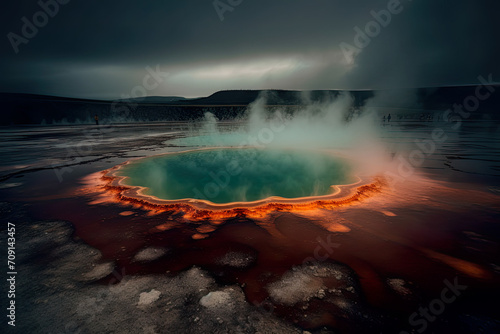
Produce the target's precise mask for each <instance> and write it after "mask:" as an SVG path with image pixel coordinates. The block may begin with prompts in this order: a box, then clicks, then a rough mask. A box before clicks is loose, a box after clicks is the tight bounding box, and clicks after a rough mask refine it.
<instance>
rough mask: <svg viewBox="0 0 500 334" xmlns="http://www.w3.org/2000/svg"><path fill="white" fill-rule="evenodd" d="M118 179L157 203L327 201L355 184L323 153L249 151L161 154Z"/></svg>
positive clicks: (340, 164)
mask: <svg viewBox="0 0 500 334" xmlns="http://www.w3.org/2000/svg"><path fill="white" fill-rule="evenodd" d="M119 175H120V176H127V177H128V178H127V179H126V181H125V183H126V184H127V185H131V186H141V187H147V188H148V189H147V191H145V194H147V195H152V196H155V197H157V198H160V199H166V200H176V199H187V198H194V199H202V200H208V201H210V202H213V203H230V202H247V201H250V202H251V201H257V200H262V199H265V198H268V197H271V196H279V197H283V198H297V197H308V196H320V195H328V194H331V193H332V192H333V191H334V190H333V188H332V186H333V185H341V184H349V183H352V182H354V181H355V178H354V177H353V175H351V174H350V173H349V167H348V163H347V162H346V161H344V160H342V159H341V158H339V157H334V156H332V155H331V154H328V153H324V152H314V151H297V150H276V149H274V150H264V149H254V148H246V149H215V150H199V151H191V152H186V153H181V154H167V155H163V156H158V157H152V158H148V159H143V160H137V161H134V162H133V163H131V164H129V165H127V166H124V167H123V168H122V169H121V170H120V172H119Z"/></svg>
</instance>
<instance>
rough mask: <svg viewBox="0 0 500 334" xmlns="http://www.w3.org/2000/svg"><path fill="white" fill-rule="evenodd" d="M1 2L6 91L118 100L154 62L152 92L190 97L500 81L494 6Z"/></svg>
mask: <svg viewBox="0 0 500 334" xmlns="http://www.w3.org/2000/svg"><path fill="white" fill-rule="evenodd" d="M4 7H5V8H4V10H3V11H2V19H1V20H0V28H1V31H2V33H3V38H2V43H1V45H0V48H1V49H0V52H1V54H2V58H1V61H0V69H1V71H2V76H1V78H0V91H3V92H22V93H38V94H50V95H59V96H72V97H88V98H106V99H108V98H109V99H114V98H118V97H121V96H122V95H127V94H128V95H130V94H131V93H132V92H133V89H134V87H137V86H138V85H139V86H140V85H143V82H144V79H145V77H146V76H147V75H148V71H147V70H146V67H150V68H160V69H161V72H162V73H163V72H165V73H166V72H168V75H164V77H163V78H164V80H162V81H161V83H160V84H159V85H157V86H156V87H155V88H154V89H153V88H151V89H148V90H147V94H148V95H164V96H168V95H173V96H186V97H195V96H204V95H209V94H211V93H213V92H215V91H217V90H221V89H302V90H311V89H373V88H393V87H402V86H404V87H421V86H436V85H462V84H474V83H475V82H477V77H478V76H479V75H483V76H486V75H488V74H492V76H493V79H494V80H495V81H499V79H498V78H499V77H500V66H499V65H498V59H499V58H500V46H499V44H498V40H500V38H499V37H500V36H499V35H500V28H499V25H498V23H497V16H498V13H499V12H500V11H499V10H500V4H499V3H498V2H497V1H493V0H491V1H488V0H482V1H472V0H471V1H454V2H452V3H450V2H449V1H423V0H422V1H416V0H414V1H410V0H401V1H396V0H384V1H378V0H377V1H373V0H363V1H334V0H330V1H328V0H317V1H305V0H291V1H290V0H274V1H260V0H259V1H257V0H253V1H250V0H242V1H241V0H231V1H229V0H220V1H213V0H186V1H161V2H160V1H152V0H150V1H142V2H139V1H131V0H121V1H115V0H111V1H106V2H99V1H77V0H58V1H57V0H40V1H34V0H23V1H10V2H8V3H5V4H4ZM40 12H42V14H40ZM44 13H45V14H44ZM387 13H389V16H387ZM26 22H28V23H26ZM29 25H32V27H31V28H33V27H34V29H31V30H30V27H29ZM377 27H378V28H377ZM33 30H35V31H33ZM342 45H343V46H344V48H343V47H342ZM346 45H349V46H350V47H352V48H348V50H349V51H351V53H350V54H349V52H346V48H345V46H346Z"/></svg>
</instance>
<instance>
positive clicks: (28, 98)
mask: <svg viewBox="0 0 500 334" xmlns="http://www.w3.org/2000/svg"><path fill="white" fill-rule="evenodd" d="M493 89H494V93H492V94H491V96H490V97H488V98H487V99H484V100H482V101H480V103H479V107H478V110H477V112H476V113H475V114H474V115H473V116H472V117H480V116H479V114H480V113H486V114H488V116H487V117H490V118H491V119H500V85H498V84H496V85H493ZM476 90H477V86H452V87H429V88H418V89H395V90H384V91H381V90H379V91H376V90H350V91H347V90H346V91H343V90H313V91H294V90H224V91H218V92H215V93H213V94H212V95H210V96H207V97H201V98H195V99H187V98H184V97H179V96H150V97H145V98H134V99H130V100H115V101H110V100H98V99H82V98H70V97H57V96H47V95H37V94H22V93H0V103H1V110H2V114H1V115H2V117H1V118H0V125H15V124H93V123H94V115H98V117H99V118H100V119H101V120H107V121H108V122H115V123H118V122H150V121H176V120H178V121H187V120H194V119H198V118H200V117H203V114H204V113H205V112H206V111H210V112H212V113H214V114H215V116H216V117H217V118H219V119H232V118H235V117H238V116H241V115H242V113H244V112H245V109H246V107H247V106H248V105H249V104H250V103H252V102H254V101H255V100H256V99H257V98H258V97H259V96H264V97H265V98H266V100H265V101H266V104H267V105H268V106H271V107H272V106H292V107H293V106H298V107H300V106H301V105H304V104H308V103H320V102H328V101H332V100H333V99H334V98H335V97H337V96H338V95H339V94H340V93H341V92H348V93H349V94H351V96H352V97H353V105H354V107H355V108H357V107H361V106H363V105H364V104H365V103H366V101H367V100H368V99H370V98H372V97H374V96H376V95H377V94H379V93H384V94H385V95H387V96H413V97H414V98H413V99H411V101H410V102H409V103H408V104H406V105H405V104H404V103H403V104H401V101H399V102H398V101H396V100H397V99H392V98H385V99H382V100H378V101H379V102H378V105H373V103H372V106H374V107H378V108H415V109H419V110H422V111H425V110H429V111H433V110H443V111H444V110H447V109H449V108H453V105H455V104H462V103H464V101H465V99H467V98H469V97H474V96H475V94H476ZM483 90H484V89H483ZM485 92H486V91H485ZM483 93H484V92H483ZM293 108H294V107H293ZM293 108H292V109H293Z"/></svg>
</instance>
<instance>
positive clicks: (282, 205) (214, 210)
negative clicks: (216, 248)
mask: <svg viewBox="0 0 500 334" xmlns="http://www.w3.org/2000/svg"><path fill="white" fill-rule="evenodd" d="M120 167H121V166H120V165H119V166H116V167H113V168H111V169H109V170H105V171H102V172H98V173H94V174H91V175H89V176H87V177H86V178H85V179H84V180H83V183H84V184H85V187H84V189H82V193H85V194H94V195H97V196H96V198H95V200H94V201H93V202H91V204H99V203H110V202H114V203H121V204H124V205H132V206H134V207H137V208H139V207H140V208H143V209H146V210H148V211H149V212H150V214H152V215H154V214H158V213H161V212H167V211H168V212H173V213H182V214H183V216H184V218H185V219H188V220H191V221H202V220H211V221H220V220H225V219H229V218H232V217H248V218H254V219H257V218H263V217H266V216H267V215H268V214H270V213H271V212H277V211H278V212H310V211H313V210H316V209H333V208H336V207H340V206H347V205H352V204H355V203H357V202H359V201H361V200H363V199H365V198H368V197H371V196H373V195H375V194H377V193H379V192H381V190H382V189H383V187H384V186H385V185H386V181H385V179H384V178H383V177H382V176H377V177H374V178H373V179H372V180H362V179H359V181H358V182H356V183H354V184H350V185H343V186H335V189H336V191H335V192H334V193H333V194H331V195H326V196H311V197H301V198H293V199H287V198H281V197H277V196H273V197H269V198H266V199H263V200H259V201H254V202H233V203H224V204H215V203H212V202H209V201H206V200H199V199H180V200H177V201H175V200H162V199H159V198H156V197H154V196H149V195H145V194H144V190H145V188H143V187H136V186H128V185H125V184H124V182H123V181H124V179H125V178H126V177H123V176H118V175H117V172H118V171H119V169H120Z"/></svg>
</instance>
